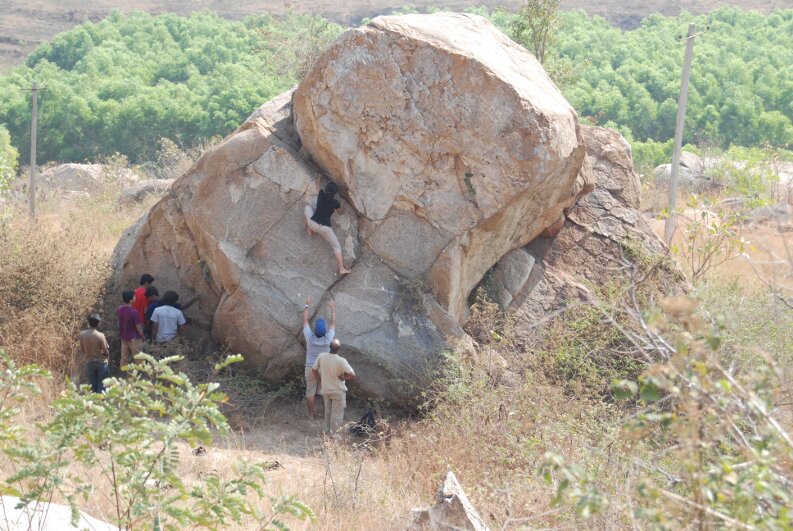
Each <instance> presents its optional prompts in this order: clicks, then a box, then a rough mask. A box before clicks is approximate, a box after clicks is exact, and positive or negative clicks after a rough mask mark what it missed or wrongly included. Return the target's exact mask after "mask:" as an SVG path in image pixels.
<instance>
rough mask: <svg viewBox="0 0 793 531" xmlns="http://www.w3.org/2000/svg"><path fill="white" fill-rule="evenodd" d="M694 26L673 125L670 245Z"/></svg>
mask: <svg viewBox="0 0 793 531" xmlns="http://www.w3.org/2000/svg"><path fill="white" fill-rule="evenodd" d="M695 31H696V26H695V24H694V23H693V22H692V23H691V24H689V25H688V36H687V37H686V57H685V59H684V61H683V81H682V83H681V85H680V99H679V100H678V102H677V122H676V124H675V146H674V151H673V152H672V172H671V176H670V178H669V208H668V210H669V212H668V217H667V218H666V225H665V227H664V241H665V242H666V244H667V245H669V244H670V243H672V235H673V234H674V233H675V204H676V202H677V174H678V170H679V167H680V148H681V147H682V146H683V125H684V123H685V121H686V104H687V103H688V77H689V74H690V72H691V57H692V55H693V53H694V37H695V35H694V32H695Z"/></svg>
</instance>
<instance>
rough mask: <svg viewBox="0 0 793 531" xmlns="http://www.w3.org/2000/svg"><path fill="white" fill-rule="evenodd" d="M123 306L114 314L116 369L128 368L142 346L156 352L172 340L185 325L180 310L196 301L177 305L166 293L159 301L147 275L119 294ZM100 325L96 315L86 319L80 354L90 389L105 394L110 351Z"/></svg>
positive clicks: (170, 293) (176, 296)
mask: <svg viewBox="0 0 793 531" xmlns="http://www.w3.org/2000/svg"><path fill="white" fill-rule="evenodd" d="M121 300H122V301H123V304H122V305H121V306H119V307H118V309H117V310H116V315H117V316H118V336H119V339H120V341H121V349H120V354H119V367H123V366H125V365H128V364H129V363H130V362H131V361H132V357H133V356H134V355H135V354H137V353H138V352H140V351H141V347H142V342H143V341H148V342H149V343H150V346H151V347H152V348H154V349H155V350H156V346H157V345H162V344H164V343H167V342H169V341H171V340H172V339H174V338H175V337H176V336H177V335H178V334H179V333H181V332H182V330H183V328H184V327H185V325H186V324H187V320H186V319H185V316H184V313H183V312H182V310H183V309H184V308H187V307H188V306H190V305H191V304H192V303H193V302H195V301H196V300H197V298H195V299H193V300H191V301H189V302H188V303H187V304H185V306H184V308H183V307H182V306H180V305H179V302H178V301H179V294H178V293H176V292H175V291H166V292H165V293H164V294H163V296H162V298H160V293H159V291H158V290H157V288H156V287H155V286H154V277H152V276H151V275H150V274H148V273H146V274H144V275H142V276H141V277H140V282H139V286H138V288H137V289H135V290H134V291H133V290H125V291H123V292H122V293H121ZM101 322H102V318H101V316H100V315H99V314H92V315H90V316H89V317H88V328H87V329H86V330H83V331H82V332H80V335H79V338H78V340H79V343H80V350H81V351H82V353H83V356H84V357H85V359H86V362H87V363H86V370H87V372H88V381H89V383H90V384H91V389H92V390H93V391H94V392H96V393H101V392H103V391H104V389H105V388H104V385H103V384H102V382H103V381H104V380H105V378H107V377H108V376H109V374H110V367H109V360H110V348H109V347H108V343H107V338H105V335H104V334H103V333H101V332H99V330H97V328H98V327H99V324H100V323H101Z"/></svg>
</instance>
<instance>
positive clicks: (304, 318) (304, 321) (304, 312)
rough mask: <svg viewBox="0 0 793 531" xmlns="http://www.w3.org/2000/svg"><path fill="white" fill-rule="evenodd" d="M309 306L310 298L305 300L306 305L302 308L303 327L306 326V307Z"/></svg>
mask: <svg viewBox="0 0 793 531" xmlns="http://www.w3.org/2000/svg"><path fill="white" fill-rule="evenodd" d="M309 306H311V297H310V296H309V297H308V298H307V299H306V304H305V306H303V326H308V307H309Z"/></svg>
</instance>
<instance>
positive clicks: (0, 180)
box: [0, 124, 19, 194]
mask: <svg viewBox="0 0 793 531" xmlns="http://www.w3.org/2000/svg"><path fill="white" fill-rule="evenodd" d="M18 159H19V152H18V151H17V150H16V148H15V147H14V146H12V145H11V136H10V135H9V134H8V129H6V128H5V126H3V125H2V124H0V194H2V193H3V192H4V191H5V190H7V189H8V184H9V183H10V182H11V179H13V178H14V175H16V172H17V162H18Z"/></svg>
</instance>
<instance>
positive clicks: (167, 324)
mask: <svg viewBox="0 0 793 531" xmlns="http://www.w3.org/2000/svg"><path fill="white" fill-rule="evenodd" d="M162 300H163V305H162V306H160V307H159V308H157V309H156V310H154V313H152V314H151V322H152V329H151V337H153V338H154V341H155V342H156V343H165V342H167V341H170V340H172V339H173V338H175V337H176V335H177V334H178V333H179V332H180V331H181V330H182V328H184V326H185V324H186V323H187V321H186V320H185V318H184V314H183V313H182V310H179V309H177V308H176V307H175V306H174V305H175V304H176V301H178V300H179V295H177V294H176V292H173V291H168V292H166V293H165V295H163V297H162Z"/></svg>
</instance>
